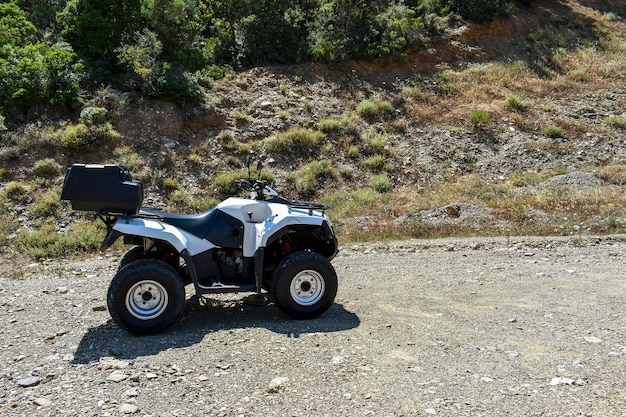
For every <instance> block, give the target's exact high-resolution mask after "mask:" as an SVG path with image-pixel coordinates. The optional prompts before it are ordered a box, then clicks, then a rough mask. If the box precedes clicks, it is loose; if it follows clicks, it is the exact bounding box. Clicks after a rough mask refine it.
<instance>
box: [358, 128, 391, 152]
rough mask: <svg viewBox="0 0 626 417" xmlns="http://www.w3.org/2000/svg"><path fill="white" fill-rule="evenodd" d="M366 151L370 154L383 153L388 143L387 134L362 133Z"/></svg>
mask: <svg viewBox="0 0 626 417" xmlns="http://www.w3.org/2000/svg"><path fill="white" fill-rule="evenodd" d="M361 139H362V140H363V147H364V150H365V153H366V154H368V155H374V154H382V153H384V151H385V145H387V136H386V135H385V134H383V133H377V132H366V133H364V134H363V135H361Z"/></svg>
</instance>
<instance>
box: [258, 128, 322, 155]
mask: <svg viewBox="0 0 626 417" xmlns="http://www.w3.org/2000/svg"><path fill="white" fill-rule="evenodd" d="M322 139H324V134H323V133H322V132H319V131H313V130H309V129H304V128H301V127H293V128H291V129H289V130H287V131H286V132H282V133H278V134H277V135H275V136H273V137H271V138H269V139H268V140H267V142H265V149H267V151H268V152H271V153H276V154H293V153H298V152H302V151H309V150H313V149H314V148H316V147H317V146H318V145H319V143H320V141H321V140H322Z"/></svg>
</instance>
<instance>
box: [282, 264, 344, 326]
mask: <svg viewBox="0 0 626 417" xmlns="http://www.w3.org/2000/svg"><path fill="white" fill-rule="evenodd" d="M271 292H272V295H273V298H274V301H275V302H276V305H277V306H278V307H279V308H280V309H281V310H282V311H283V312H284V313H285V314H287V315H288V316H290V317H292V318H295V319H310V318H314V317H317V316H319V315H320V314H322V313H323V312H325V311H326V310H328V308H329V307H330V306H331V305H332V304H333V302H334V301H335V296H336V295H337V274H336V272H335V269H334V268H333V266H332V264H331V263H330V261H329V260H328V259H326V258H325V257H323V256H322V255H320V254H319V253H315V252H296V253H294V254H291V255H289V256H288V257H286V258H285V259H283V260H282V261H281V262H280V263H279V264H278V267H276V270H275V271H274V275H273V277H272V288H271Z"/></svg>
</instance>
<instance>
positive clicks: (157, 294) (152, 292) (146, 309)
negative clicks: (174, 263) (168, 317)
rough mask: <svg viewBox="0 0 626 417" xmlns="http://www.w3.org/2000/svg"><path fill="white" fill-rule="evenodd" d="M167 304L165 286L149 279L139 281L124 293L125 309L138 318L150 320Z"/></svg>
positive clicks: (161, 311)
mask: <svg viewBox="0 0 626 417" xmlns="http://www.w3.org/2000/svg"><path fill="white" fill-rule="evenodd" d="M167 304H168V296H167V291H166V290H165V287H163V285H161V284H159V283H158V282H156V281H153V280H150V279H146V280H143V281H139V282H138V283H136V284H135V285H133V286H132V287H131V288H130V289H129V290H128V292H127V293H126V309H127V310H128V312H129V313H130V314H132V315H133V317H136V318H138V319H139V320H151V319H153V318H155V317H158V316H160V315H161V314H162V313H163V312H164V311H165V309H166V308H167Z"/></svg>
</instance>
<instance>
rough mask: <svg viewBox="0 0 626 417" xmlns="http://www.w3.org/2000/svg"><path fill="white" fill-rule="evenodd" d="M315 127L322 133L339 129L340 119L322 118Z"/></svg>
mask: <svg viewBox="0 0 626 417" xmlns="http://www.w3.org/2000/svg"><path fill="white" fill-rule="evenodd" d="M317 128H318V129H319V130H320V132H322V133H331V132H337V131H339V130H341V120H338V119H322V120H320V122H319V123H318V124H317Z"/></svg>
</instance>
